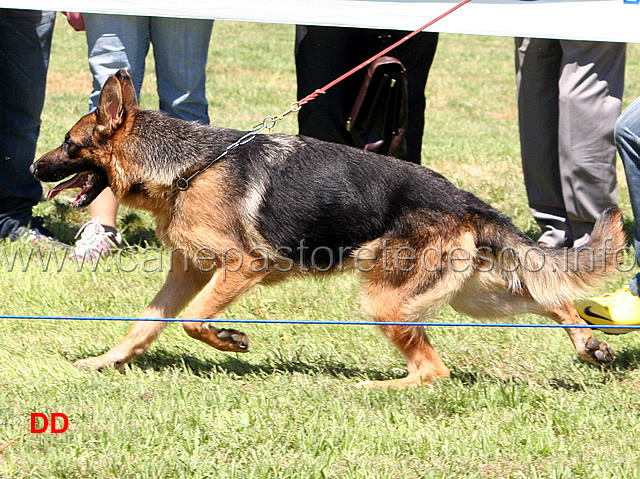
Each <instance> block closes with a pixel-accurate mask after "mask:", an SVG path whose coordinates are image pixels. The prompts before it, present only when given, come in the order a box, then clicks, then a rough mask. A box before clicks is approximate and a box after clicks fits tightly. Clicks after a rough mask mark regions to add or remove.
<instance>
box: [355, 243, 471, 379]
mask: <svg viewBox="0 0 640 479" xmlns="http://www.w3.org/2000/svg"><path fill="white" fill-rule="evenodd" d="M367 247H368V248H372V245H368V246H367ZM374 248H375V245H374V246H373V248H372V249H374ZM390 251H391V250H390ZM397 251H400V250H397ZM376 257H377V258H378V260H377V265H376V267H375V268H372V269H370V270H368V271H367V272H366V273H365V275H366V276H365V282H364V285H365V295H364V297H363V301H362V305H363V307H364V309H365V310H366V311H367V312H368V313H369V314H370V315H371V316H373V317H374V318H375V319H376V320H377V321H380V323H381V324H380V329H381V330H382V332H383V333H384V335H385V336H386V337H387V338H388V339H389V341H391V343H392V344H393V345H394V346H396V347H397V348H398V350H399V351H400V353H401V354H402V356H403V357H404V359H405V360H406V362H407V372H408V374H407V376H406V377H404V378H401V379H392V380H388V381H366V382H364V383H361V384H360V386H367V387H391V388H398V389H402V388H406V387H412V386H419V385H422V384H429V383H431V382H433V381H434V380H435V379H437V378H444V377H447V376H449V375H450V372H449V369H448V368H447V366H445V364H444V363H443V361H442V359H441V358H440V356H439V355H438V353H437V352H436V350H435V349H434V348H433V346H432V345H431V342H430V341H429V338H428V337H427V335H426V333H425V331H424V328H423V327H421V326H411V325H409V326H405V325H385V324H384V323H385V322H403V323H404V322H411V321H414V320H417V319H419V318H420V317H421V316H422V315H423V314H425V313H430V312H434V311H436V310H437V309H438V308H439V307H441V306H442V305H444V304H446V303H448V302H449V300H450V299H451V298H452V297H453V296H454V295H455V294H456V292H457V291H458V290H459V289H460V288H461V287H462V285H463V284H464V281H465V280H466V279H467V278H468V276H469V275H470V274H471V271H470V270H469V271H467V269H466V268H462V270H461V271H460V272H458V271H452V270H450V269H448V268H447V267H446V266H443V268H429V267H427V266H428V265H426V264H425V265H424V266H425V267H418V268H412V271H410V272H408V271H406V270H405V269H400V268H399V267H401V266H402V265H401V264H395V261H394V262H391V261H386V262H384V260H382V261H380V255H379V254H378V255H376ZM461 261H463V260H461ZM467 261H470V259H468V260H467ZM383 262H384V263H386V265H387V266H389V265H391V264H394V267H390V268H387V267H385V266H384V265H383V264H381V263H383Z"/></svg>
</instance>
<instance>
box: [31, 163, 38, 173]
mask: <svg viewBox="0 0 640 479" xmlns="http://www.w3.org/2000/svg"><path fill="white" fill-rule="evenodd" d="M37 165H38V162H36V163H31V166H30V167H29V173H31V174H32V175H33V176H35V175H36V172H37V171H38V166H37Z"/></svg>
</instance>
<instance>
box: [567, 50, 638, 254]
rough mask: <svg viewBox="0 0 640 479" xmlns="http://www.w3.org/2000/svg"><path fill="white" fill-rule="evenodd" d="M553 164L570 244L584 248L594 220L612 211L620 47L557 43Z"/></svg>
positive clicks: (621, 59) (621, 75) (621, 69)
mask: <svg viewBox="0 0 640 479" xmlns="http://www.w3.org/2000/svg"><path fill="white" fill-rule="evenodd" d="M560 45H561V47H562V71H561V75H560V80H559V89H560V90H559V91H560V94H559V98H560V102H559V105H560V110H559V114H558V118H559V125H558V134H559V140H558V144H559V158H560V160H559V164H560V174H561V178H562V191H563V196H564V204H565V207H566V209H567V214H568V217H569V221H570V222H571V229H572V232H573V242H574V244H575V245H580V244H583V243H585V242H586V241H587V240H588V238H589V234H590V233H591V230H592V229H593V225H594V223H595V221H596V220H597V219H598V218H599V217H600V214H601V213H602V212H603V211H604V210H605V209H607V208H610V207H613V206H616V201H617V183H616V167H615V155H616V153H615V145H614V141H613V129H614V125H615V122H616V119H617V118H618V116H619V115H620V110H621V105H622V91H623V87H624V66H625V51H626V45H625V44H624V43H607V42H586V41H574V40H562V41H561V42H560Z"/></svg>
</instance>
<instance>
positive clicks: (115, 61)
mask: <svg viewBox="0 0 640 479" xmlns="http://www.w3.org/2000/svg"><path fill="white" fill-rule="evenodd" d="M83 17H84V23H85V27H86V30H87V46H88V50H89V52H88V53H89V67H90V68H91V73H92V74H93V92H92V93H91V96H90V98H89V111H92V110H94V109H95V108H96V107H97V106H98V100H99V98H100V89H101V88H102V85H104V82H105V81H106V80H107V78H108V77H109V76H110V75H113V74H114V73H116V72H117V71H118V70H119V69H120V68H125V69H127V70H128V71H129V74H130V75H131V78H132V80H133V84H134V86H135V88H136V93H137V94H138V97H140V88H141V87H142V79H143V77H144V66H145V57H146V56H147V53H148V51H149V45H150V44H153V55H154V59H155V64H156V77H157V82H158V96H159V97H160V110H162V111H165V112H167V113H168V114H169V115H171V116H173V117H176V118H182V119H184V120H197V121H200V122H202V123H209V115H208V112H207V108H208V103H207V98H206V96H205V79H206V62H207V54H208V51H209V40H210V38H211V29H212V27H213V20H197V19H183V18H160V17H136V16H129V15H103V14H89V13H86V14H83Z"/></svg>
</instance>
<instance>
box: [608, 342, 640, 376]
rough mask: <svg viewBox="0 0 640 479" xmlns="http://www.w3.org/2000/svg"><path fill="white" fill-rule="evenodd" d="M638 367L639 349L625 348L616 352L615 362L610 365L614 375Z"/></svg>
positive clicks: (639, 360)
mask: <svg viewBox="0 0 640 479" xmlns="http://www.w3.org/2000/svg"><path fill="white" fill-rule="evenodd" d="M638 366H640V349H638V348H625V349H623V350H621V351H616V360H615V362H614V363H613V365H612V367H613V370H614V371H613V372H614V374H616V373H617V372H626V371H628V370H633V369H638Z"/></svg>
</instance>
